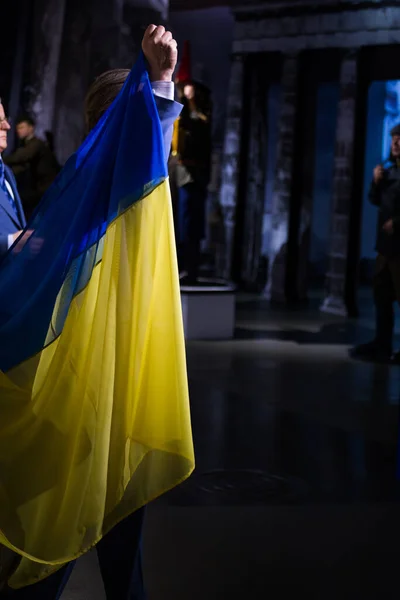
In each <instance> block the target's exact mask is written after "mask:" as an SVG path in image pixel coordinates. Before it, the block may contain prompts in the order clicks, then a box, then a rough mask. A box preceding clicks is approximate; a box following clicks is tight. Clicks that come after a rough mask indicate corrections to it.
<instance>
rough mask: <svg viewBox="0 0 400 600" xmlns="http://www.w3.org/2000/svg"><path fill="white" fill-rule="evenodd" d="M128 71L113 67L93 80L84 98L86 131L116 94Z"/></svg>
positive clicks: (91, 127) (109, 104)
mask: <svg viewBox="0 0 400 600" xmlns="http://www.w3.org/2000/svg"><path fill="white" fill-rule="evenodd" d="M129 73H130V71H129V70H128V69H113V70H112V71H106V72H105V73H102V75H99V77H97V78H96V79H95V80H94V82H93V83H92V85H91V86H90V88H89V91H88V93H87V95H86V98H85V122H86V129H87V131H88V132H89V131H90V130H91V129H93V127H94V126H95V125H96V123H97V122H98V120H99V119H100V118H101V117H102V116H103V114H104V113H105V112H106V110H107V109H108V108H109V107H110V106H111V104H112V103H113V101H114V100H115V98H116V97H117V96H118V94H119V92H120V91H121V89H122V87H123V85H124V83H125V80H126V79H127V77H128V75H129Z"/></svg>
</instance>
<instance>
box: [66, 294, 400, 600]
mask: <svg viewBox="0 0 400 600" xmlns="http://www.w3.org/2000/svg"><path fill="white" fill-rule="evenodd" d="M317 308H318V304H317V301H316V300H315V301H312V302H311V303H310V306H309V307H308V308H307V309H302V310H286V311H276V310H270V309H269V308H268V306H267V305H266V304H265V303H264V302H262V301H259V300H257V299H254V298H250V297H244V298H240V299H239V301H238V311H237V335H236V339H235V340H234V341H229V342H195V343H190V344H189V346H188V365H189V375H190V388H191V404H192V416H193V431H194V439H195V446H196V456H197V470H196V472H195V474H194V475H193V477H192V478H191V479H190V480H189V481H188V482H186V483H185V484H184V485H182V486H181V487H180V488H179V489H177V490H174V491H173V492H171V493H170V494H168V495H166V496H164V497H163V498H161V499H160V500H158V501H157V502H156V503H154V504H153V505H152V506H151V507H149V510H148V514H147V523H146V530H145V575H146V579H147V585H148V590H149V600H206V599H207V600H214V599H215V600H225V598H226V599H228V598H229V600H236V599H238V600H239V599H241V600H250V599H258V598H260V599H264V598H265V599H267V598H268V600H281V599H282V600H285V599H286V598H295V597H298V596H299V595H302V596H305V597H307V598H308V600H314V599H315V600H343V599H344V600H346V599H347V598H348V599H349V600H350V599H351V600H359V599H360V600H365V599H367V600H369V599H371V600H372V599H377V600H378V599H379V600H380V599H382V600H391V599H392V598H393V599H395V598H396V599H397V598H398V597H399V578H398V575H397V573H398V563H399V550H398V540H399V539H400V511H399V510H398V505H397V501H396V500H397V497H398V495H399V494H398V489H397V485H396V480H395V469H396V443H397V424H398V402H399V393H400V388H399V380H400V368H398V367H389V366H376V365H371V364H366V363H357V362H354V361H352V360H350V359H349V358H348V348H349V346H350V345H351V344H352V343H353V342H355V341H359V340H364V339H365V340H367V339H368V338H369V337H371V335H372V333H373V331H372V310H371V305H370V302H369V301H368V294H367V296H366V299H365V301H363V302H362V309H363V310H362V315H361V318H360V319H359V320H357V321H354V322H351V321H346V320H343V319H340V318H338V317H332V316H329V315H323V314H321V313H319V312H318V310H317ZM102 598H104V595H103V592H102V589H101V583H100V581H99V576H98V573H97V566H96V564H95V557H94V555H89V556H87V557H85V558H84V559H82V560H81V561H80V564H79V565H78V568H77V569H76V571H75V574H74V577H73V579H72V580H71V583H70V585H69V588H68V590H67V591H66V592H65V594H64V596H63V600H64V599H65V600H92V599H93V600H102Z"/></svg>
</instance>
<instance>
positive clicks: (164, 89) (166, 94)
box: [151, 81, 182, 161]
mask: <svg viewBox="0 0 400 600" xmlns="http://www.w3.org/2000/svg"><path fill="white" fill-rule="evenodd" d="M151 85H152V87H153V92H154V98H155V101H156V106H157V109H158V114H159V116H160V121H161V129H162V132H163V137H164V156H165V160H166V161H167V160H168V157H169V153H170V150H171V144H172V136H173V133H174V123H175V121H176V119H177V118H178V117H179V115H180V113H181V110H182V104H179V103H178V102H174V93H175V89H174V88H175V86H174V84H173V83H172V81H153V82H152V84H151Z"/></svg>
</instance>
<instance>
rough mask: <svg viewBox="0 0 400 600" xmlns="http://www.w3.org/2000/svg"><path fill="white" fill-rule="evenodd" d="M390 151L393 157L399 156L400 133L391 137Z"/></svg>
mask: <svg viewBox="0 0 400 600" xmlns="http://www.w3.org/2000/svg"><path fill="white" fill-rule="evenodd" d="M391 151H392V154H393V156H394V157H395V158H400V135H394V136H393V137H392V146H391Z"/></svg>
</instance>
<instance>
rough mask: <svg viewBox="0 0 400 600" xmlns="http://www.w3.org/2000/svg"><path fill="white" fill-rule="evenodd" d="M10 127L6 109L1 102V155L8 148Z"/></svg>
mask: <svg viewBox="0 0 400 600" xmlns="http://www.w3.org/2000/svg"><path fill="white" fill-rule="evenodd" d="M9 129H10V125H9V124H8V121H7V120H6V118H5V113H4V107H3V105H2V104H1V102H0V154H1V153H2V152H4V150H5V149H6V148H7V132H8V131H9Z"/></svg>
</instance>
